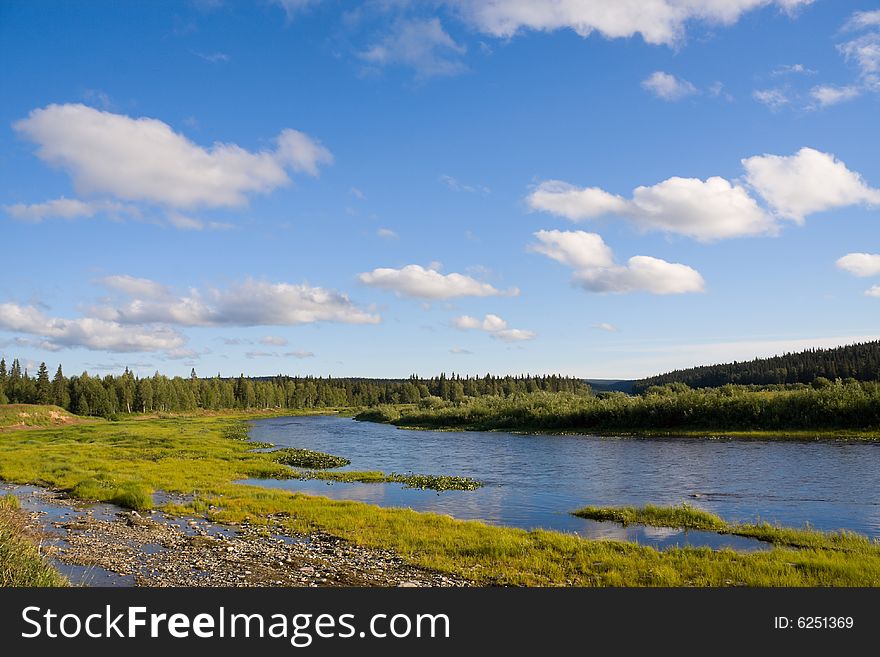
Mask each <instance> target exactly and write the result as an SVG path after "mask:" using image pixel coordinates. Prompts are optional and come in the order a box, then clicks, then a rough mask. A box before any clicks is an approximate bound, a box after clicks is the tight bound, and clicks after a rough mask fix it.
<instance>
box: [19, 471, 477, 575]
mask: <svg viewBox="0 0 880 657" xmlns="http://www.w3.org/2000/svg"><path fill="white" fill-rule="evenodd" d="M7 489H9V490H10V492H12V493H13V494H16V495H17V496H18V497H19V499H20V500H21V501H22V506H23V508H25V509H27V510H28V511H29V513H30V517H31V522H32V524H33V527H34V529H36V530H38V531H41V532H42V533H43V535H44V536H45V540H44V542H43V545H42V549H43V551H44V553H45V554H46V555H47V556H48V557H49V558H51V559H52V560H53V561H54V562H55V563H56V564H57V565H58V566H59V569H60V570H62V572H64V571H65V569H66V568H65V567H66V566H68V567H70V568H72V569H75V572H78V573H84V574H85V577H84V578H83V581H84V583H86V584H88V583H89V578H88V573H89V570H90V569H92V570H93V571H94V572H95V573H102V572H103V573H106V574H108V575H110V576H109V577H97V576H95V577H93V580H95V581H93V582H92V583H100V584H105V585H106V584H108V583H109V584H111V585H113V584H115V585H134V586H249V587H251V586H302V587H310V586H311V587H314V586H413V587H415V586H419V587H427V586H467V585H468V582H467V581H465V580H462V579H458V578H455V577H451V576H448V575H445V574H441V573H436V572H432V571H428V570H424V569H420V568H417V567H415V566H412V565H410V564H407V563H405V562H404V561H403V560H402V559H401V558H400V557H399V556H397V555H396V554H394V553H393V552H390V551H387V550H376V549H370V548H364V547H359V546H357V545H352V544H351V543H348V542H346V541H343V540H341V539H338V538H335V537H333V536H328V535H326V534H322V533H312V534H307V535H290V534H287V533H285V531H286V530H285V529H284V528H283V527H282V526H281V525H280V524H279V523H274V522H272V519H271V518H270V522H269V524H268V525H260V526H252V525H249V524H246V523H243V524H241V525H237V526H226V525H217V524H213V523H209V522H207V521H206V520H205V519H204V518H175V517H171V516H167V515H165V514H164V513H161V512H151V513H145V514H140V513H138V512H136V511H126V510H122V509H119V508H117V507H112V506H110V505H103V504H102V505H94V506H89V505H85V504H83V503H81V502H78V501H75V500H71V499H69V498H67V497H65V496H64V495H62V494H60V493H57V492H54V491H48V490H44V489H39V488H33V487H7ZM114 576H115V577H114ZM98 580H100V581H98Z"/></svg>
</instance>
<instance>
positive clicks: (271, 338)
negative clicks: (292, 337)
mask: <svg viewBox="0 0 880 657" xmlns="http://www.w3.org/2000/svg"><path fill="white" fill-rule="evenodd" d="M260 344H264V345H266V346H269V347H286V346H287V340H286V339H285V338H282V337H279V336H277V335H267V336H265V337H263V338H260Z"/></svg>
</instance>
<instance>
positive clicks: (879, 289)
mask: <svg viewBox="0 0 880 657" xmlns="http://www.w3.org/2000/svg"><path fill="white" fill-rule="evenodd" d="M865 296H866V297H880V285H874V286H872V287H870V288H869V289H867V290H865Z"/></svg>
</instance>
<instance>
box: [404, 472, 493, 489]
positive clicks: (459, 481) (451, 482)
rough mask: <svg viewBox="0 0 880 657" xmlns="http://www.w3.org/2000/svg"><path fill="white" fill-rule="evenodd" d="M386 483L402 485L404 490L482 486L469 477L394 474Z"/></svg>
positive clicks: (474, 487)
mask: <svg viewBox="0 0 880 657" xmlns="http://www.w3.org/2000/svg"><path fill="white" fill-rule="evenodd" d="M388 481H396V482H399V483H402V484H403V485H404V486H405V487H406V488H422V489H430V490H437V491H444V490H477V489H478V488H480V487H481V486H482V485H483V484H482V482H479V481H477V480H476V479H471V478H470V477H449V476H445V475H424V474H413V473H411V472H409V473H407V474H395V473H393V472H392V473H391V474H390V475H388Z"/></svg>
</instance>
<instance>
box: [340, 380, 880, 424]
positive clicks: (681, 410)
mask: <svg viewBox="0 0 880 657" xmlns="http://www.w3.org/2000/svg"><path fill="white" fill-rule="evenodd" d="M357 417H358V419H362V420H372V421H377V422H392V423H394V424H398V425H400V426H409V427H421V428H426V429H456V428H457V429H481V430H493V429H501V430H521V431H583V432H588V431H597V432H603V431H608V432H630V431H638V430H652V431H670V432H672V431H675V430H698V431H699V430H705V431H735V430H742V431H749V430H766V431H786V430H823V429H826V430H838V429H859V430H865V429H871V430H876V429H880V383H878V382H872V381H868V382H860V381H855V380H854V379H848V380H846V381H844V380H841V379H837V381H835V382H832V381H830V380H828V379H824V378H819V379H817V380H816V382H815V383H814V384H813V385H803V384H796V385H793V386H789V387H783V386H772V387H769V388H763V389H759V388H756V387H752V386H734V385H729V384H728V385H724V386H721V387H719V388H702V389H692V388H688V387H687V386H686V385H684V384H682V383H672V384H668V385H665V386H653V387H651V388H649V389H648V390H647V391H646V392H645V394H643V395H640V396H630V395H627V394H624V393H622V392H600V393H598V394H596V395H590V396H583V395H572V394H567V393H562V394H555V395H551V394H547V393H541V392H539V393H532V394H516V395H511V396H508V397H496V396H491V395H489V396H483V397H475V398H470V399H468V400H467V401H465V402H464V403H462V404H457V405H456V404H451V403H448V402H440V403H436V404H429V403H425V402H421V403H419V404H416V405H413V406H408V407H397V406H386V407H378V408H375V409H369V410H367V411H365V412H363V413H361V414H360V415H358V416H357Z"/></svg>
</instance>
